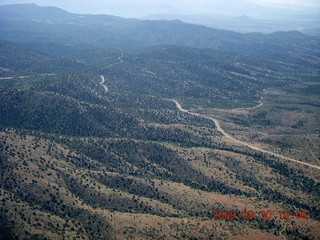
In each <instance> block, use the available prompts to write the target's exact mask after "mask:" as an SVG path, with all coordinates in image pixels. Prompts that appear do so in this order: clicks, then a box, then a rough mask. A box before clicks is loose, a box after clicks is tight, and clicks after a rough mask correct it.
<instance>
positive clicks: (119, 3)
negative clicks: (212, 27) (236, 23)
mask: <svg viewBox="0 0 320 240" xmlns="http://www.w3.org/2000/svg"><path fill="white" fill-rule="evenodd" d="M31 2H32V3H36V4H38V5H40V6H57V7H60V8H63V9H65V10H67V11H70V12H74V13H95V14H102V13H103V14H110V15H117V16H122V17H143V16H146V15H152V14H160V13H170V14H173V13H174V14H204V13H205V14H208V13H223V14H225V13H228V11H229V12H230V15H239V14H240V15H241V14H244V15H248V13H249V14H250V13H254V12H257V11H258V12H259V11H262V10H263V8H259V6H256V5H254V4H258V5H261V6H264V7H270V6H272V7H274V6H277V7H280V8H294V5H301V6H309V7H310V6H311V7H313V8H314V7H317V8H320V0H246V1H245V0H85V1H83V0H0V4H1V5H4V4H14V3H31ZM249 2H250V3H249ZM252 3H253V4H252ZM283 4H285V5H286V6H284V5H283ZM241 11H243V13H241Z"/></svg>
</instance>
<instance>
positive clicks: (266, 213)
mask: <svg viewBox="0 0 320 240" xmlns="http://www.w3.org/2000/svg"><path fill="white" fill-rule="evenodd" d="M212 213H213V215H212V218H213V219H215V220H235V219H236V218H241V219H244V220H246V219H247V220H252V219H257V218H259V219H261V220H270V219H272V218H275V217H279V219H284V220H287V219H290V218H295V219H307V218H309V215H308V212H307V210H296V211H295V213H294V214H291V213H290V211H289V210H280V211H278V212H272V211H271V210H260V211H253V210H243V211H241V212H240V213H239V212H238V213H237V212H236V211H235V210H213V211H212Z"/></svg>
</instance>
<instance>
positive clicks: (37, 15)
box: [0, 4, 314, 53]
mask: <svg viewBox="0 0 320 240" xmlns="http://www.w3.org/2000/svg"><path fill="white" fill-rule="evenodd" d="M239 21H240V22H241V21H247V18H246V17H241V18H240V20H239ZM0 25H1V28H0V36H1V39H2V40H9V41H20V42H40V43H41V42H53V43H58V44H64V45H72V46H75V45H77V46H81V47H82V48H90V47H96V46H100V47H106V46H107V47H110V48H118V49H132V48H135V49H138V48H141V47H146V46H153V45H164V44H165V45H179V46H188V47H200V48H213V49H218V50H228V51H229V50H230V51H244V52H247V51H249V52H261V51H263V50H265V49H268V51H269V50H270V46H271V45H272V48H271V49H274V50H275V51H277V52H279V51H280V52H281V51H282V50H285V51H287V50H288V49H290V48H292V47H294V48H295V49H297V48H296V47H297V46H299V48H298V49H299V51H302V52H304V51H306V53H308V52H313V51H314V41H313V38H311V37H307V36H304V35H303V34H301V33H299V32H286V33H285V32H284V33H281V34H271V35H263V34H241V33H236V32H232V31H226V30H218V29H213V28H209V27H205V26H201V25H196V24H190V23H185V22H182V21H179V20H174V21H168V20H157V21H150V20H138V19H126V18H120V17H115V16H110V15H82V14H73V13H69V12H67V11H64V10H62V9H58V8H53V7H40V6H37V5H35V4H27V5H7V6H0ZM273 37H276V39H275V41H272V40H273ZM287 39H290V41H287Z"/></svg>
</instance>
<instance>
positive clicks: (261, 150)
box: [170, 99, 320, 170]
mask: <svg viewBox="0 0 320 240" xmlns="http://www.w3.org/2000/svg"><path fill="white" fill-rule="evenodd" d="M170 101H172V102H174V103H175V104H176V106H177V108H178V109H179V110H180V111H182V112H186V113H189V114H192V115H195V116H200V117H204V118H207V119H211V120H212V121H213V122H214V124H215V125H216V127H217V130H218V131H219V132H221V133H222V135H223V136H225V137H226V138H228V139H229V140H232V142H234V143H238V144H241V145H244V146H246V147H249V148H251V149H253V150H256V151H259V152H262V153H267V154H270V155H273V156H275V157H279V158H282V159H286V160H289V161H291V162H296V163H299V164H302V165H306V166H309V167H312V168H315V169H318V170H320V166H316V165H312V164H309V163H305V162H301V161H298V160H296V159H293V158H289V157H286V156H282V155H280V154H277V153H274V152H271V151H268V150H264V149H262V148H260V147H257V146H254V145H251V144H249V143H247V142H243V141H240V140H238V139H235V138H234V137H232V136H231V135H230V134H228V133H226V132H225V131H224V130H223V129H222V128H221V126H220V123H219V122H218V120H217V119H215V118H212V117H207V116H204V115H201V114H199V113H193V112H190V111H188V110H186V109H183V108H182V106H181V104H180V103H179V102H178V101H177V100H171V99H170Z"/></svg>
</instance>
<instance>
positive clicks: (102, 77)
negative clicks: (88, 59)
mask: <svg viewBox="0 0 320 240" xmlns="http://www.w3.org/2000/svg"><path fill="white" fill-rule="evenodd" d="M100 77H101V82H100V85H101V86H102V87H103V88H104V90H105V91H106V92H109V89H108V87H107V86H106V85H104V83H105V81H106V79H105V78H104V76H102V75H101V76H100Z"/></svg>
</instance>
